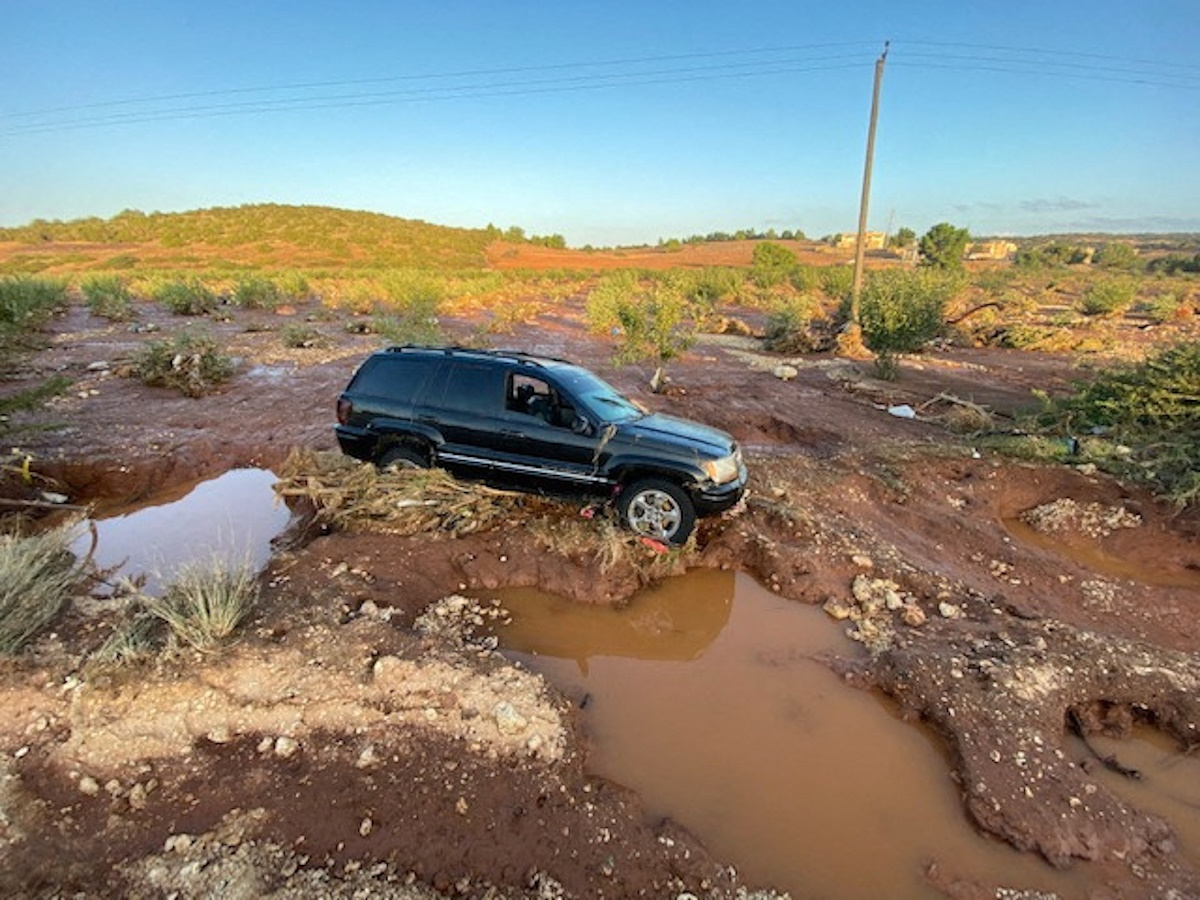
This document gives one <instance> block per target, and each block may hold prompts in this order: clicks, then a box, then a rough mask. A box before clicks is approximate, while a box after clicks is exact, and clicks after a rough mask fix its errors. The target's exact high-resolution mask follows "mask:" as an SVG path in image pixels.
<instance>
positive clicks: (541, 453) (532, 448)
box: [335, 347, 746, 544]
mask: <svg viewBox="0 0 1200 900" xmlns="http://www.w3.org/2000/svg"><path fill="white" fill-rule="evenodd" d="M337 419H338V424H337V426H336V428H335V430H336V433H337V439H338V444H339V445H340V446H341V448H342V451H343V452H344V453H347V454H349V455H350V456H353V457H355V458H356V459H361V460H369V461H371V462H374V463H375V464H376V465H378V466H380V467H381V468H383V467H387V466H393V465H403V466H421V467H426V466H434V465H437V466H442V467H444V468H446V469H448V470H450V471H452V472H454V473H456V474H459V475H465V476H468V477H473V478H482V479H485V480H489V481H501V482H503V483H505V484H508V485H511V486H516V487H519V488H522V489H526V490H535V491H545V492H549V493H556V494H576V495H578V494H583V495H592V496H598V497H607V498H610V499H615V501H616V506H617V510H618V512H619V514H620V517H621V519H622V521H623V522H624V523H625V524H626V525H628V527H629V528H631V529H632V530H633V531H635V532H637V533H639V534H644V535H647V536H649V537H653V538H656V539H658V540H662V541H668V542H670V543H675V544H680V543H683V542H684V541H686V540H687V538H688V536H689V535H690V534H691V532H692V529H693V527H694V526H695V521H696V516H697V515H706V514H710V513H716V512H721V511H722V510H725V509H728V508H729V507H731V506H733V505H734V504H735V503H736V502H737V501H738V499H739V498H740V497H741V496H742V492H743V490H744V488H745V485H746V467H745V465H744V463H743V462H742V453H741V450H740V449H738V446H737V443H736V442H735V441H734V440H733V438H732V437H731V436H730V435H728V434H726V433H725V432H724V431H720V430H718V429H716V428H710V427H708V426H707V425H701V424H699V423H697V422H692V421H689V420H687V419H681V418H677V417H675V416H669V415H665V414H663V413H647V412H645V411H644V410H643V409H642V408H641V407H639V406H638V405H636V404H635V403H633V402H632V401H631V400H629V399H628V398H626V397H625V396H623V395H622V394H621V393H620V392H619V391H617V390H616V388H614V387H612V386H611V385H609V384H608V383H606V382H605V381H603V380H602V379H600V378H598V377H597V376H596V375H594V374H592V373H591V372H589V371H588V370H587V369H584V368H581V367H580V366H576V365H572V364H571V363H569V362H566V361H565V360H560V359H552V358H549V357H540V356H530V355H527V354H524V353H517V352H509V351H501V350H470V349H465V348H458V347H447V348H429V347H391V348H389V349H387V350H381V351H379V352H377V353H374V354H372V355H371V356H370V357H368V358H367V359H366V360H365V361H364V362H363V363H362V365H361V366H359V368H358V370H357V371H356V372H355V373H354V376H353V377H352V378H351V379H350V383H349V385H347V387H346V389H345V391H343V392H342V394H341V396H340V397H339V398H338V402H337Z"/></svg>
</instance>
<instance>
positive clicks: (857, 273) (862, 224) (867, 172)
mask: <svg viewBox="0 0 1200 900" xmlns="http://www.w3.org/2000/svg"><path fill="white" fill-rule="evenodd" d="M889 44H891V41H884V42H883V53H882V55H880V57H879V59H877V60H876V61H875V90H874V92H873V93H872V94H871V125H870V127H869V128H868V129H867V162H866V165H864V166H863V185H862V202H861V203H860V204H859V207H858V240H857V241H856V242H855V244H854V287H853V288H852V293H851V295H850V323H851V324H852V325H858V299H859V295H861V294H862V281H863V255H864V253H865V252H866V249H867V248H866V238H867V205H868V203H869V202H870V199H871V163H872V162H873V161H874V159H875V120H876V119H877V118H878V117H879V86H880V84H881V83H882V82H883V64H884V62H886V61H887V55H888V45H889Z"/></svg>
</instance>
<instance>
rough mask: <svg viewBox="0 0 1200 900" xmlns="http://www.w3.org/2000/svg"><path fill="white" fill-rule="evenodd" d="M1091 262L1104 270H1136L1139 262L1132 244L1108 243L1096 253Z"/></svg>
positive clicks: (1123, 242)
mask: <svg viewBox="0 0 1200 900" xmlns="http://www.w3.org/2000/svg"><path fill="white" fill-rule="evenodd" d="M1092 262H1093V263H1095V264H1096V265H1098V266H1104V267H1105V268H1106V269H1136V268H1138V265H1139V263H1140V262H1141V261H1140V260H1139V259H1138V253H1137V249H1136V248H1135V247H1134V246H1133V244H1129V243H1126V242H1125V241H1109V242H1108V243H1107V244H1105V245H1104V246H1102V247H1100V249H1098V250H1097V251H1096V253H1095V255H1094V256H1093V257H1092Z"/></svg>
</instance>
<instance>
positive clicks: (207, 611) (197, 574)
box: [147, 562, 258, 652]
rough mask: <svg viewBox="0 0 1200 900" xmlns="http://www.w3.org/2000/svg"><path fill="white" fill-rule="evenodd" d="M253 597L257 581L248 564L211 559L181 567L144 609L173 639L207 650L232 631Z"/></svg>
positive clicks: (254, 598)
mask: <svg viewBox="0 0 1200 900" xmlns="http://www.w3.org/2000/svg"><path fill="white" fill-rule="evenodd" d="M257 599H258V581H257V579H256V577H255V575H254V573H253V572H252V571H251V569H250V567H249V566H248V565H243V566H239V567H235V568H229V567H227V566H226V565H224V564H221V563H218V562H213V563H210V564H208V565H191V566H185V567H184V568H183V569H181V570H180V572H179V574H178V575H177V576H176V578H175V580H174V581H173V582H172V583H171V584H169V585H168V586H167V589H166V592H165V593H164V594H163V596H162V597H161V598H153V599H151V600H150V601H149V602H148V603H147V610H148V611H149V612H150V614H151V615H153V616H155V617H157V618H159V619H162V620H163V621H164V622H166V623H167V626H168V627H169V628H170V629H171V633H172V634H173V635H175V637H176V638H177V639H179V640H181V641H183V642H184V643H185V644H188V645H190V646H192V647H194V648H195V649H197V650H200V651H202V652H208V651H210V650H213V649H215V648H216V647H217V646H218V645H219V644H221V643H222V642H223V641H224V640H225V639H226V638H228V637H229V636H230V635H231V634H233V632H234V631H235V630H236V629H237V627H238V625H239V624H241V622H242V620H243V619H245V618H246V615H247V614H248V613H249V612H250V609H251V608H252V607H253V606H254V603H255V601H256V600H257Z"/></svg>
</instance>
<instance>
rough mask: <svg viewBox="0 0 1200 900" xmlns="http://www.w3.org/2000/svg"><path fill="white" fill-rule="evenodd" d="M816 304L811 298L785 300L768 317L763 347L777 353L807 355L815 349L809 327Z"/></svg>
mask: <svg viewBox="0 0 1200 900" xmlns="http://www.w3.org/2000/svg"><path fill="white" fill-rule="evenodd" d="M814 306H815V304H814V303H813V301H812V299H811V298H809V297H799V298H796V299H793V300H785V301H783V302H782V303H780V304H779V305H778V306H776V307H775V309H774V311H773V312H771V314H770V315H769V316H767V321H766V324H765V326H764V329H763V330H764V341H763V345H764V346H765V347H766V349H768V350H772V351H774V352H776V353H807V352H808V351H810V350H812V349H813V342H812V337H811V336H810V335H809V332H808V326H809V324H810V323H811V322H812V318H813V311H814Z"/></svg>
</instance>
